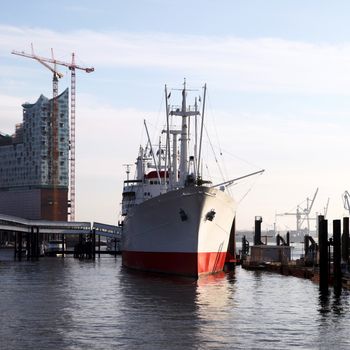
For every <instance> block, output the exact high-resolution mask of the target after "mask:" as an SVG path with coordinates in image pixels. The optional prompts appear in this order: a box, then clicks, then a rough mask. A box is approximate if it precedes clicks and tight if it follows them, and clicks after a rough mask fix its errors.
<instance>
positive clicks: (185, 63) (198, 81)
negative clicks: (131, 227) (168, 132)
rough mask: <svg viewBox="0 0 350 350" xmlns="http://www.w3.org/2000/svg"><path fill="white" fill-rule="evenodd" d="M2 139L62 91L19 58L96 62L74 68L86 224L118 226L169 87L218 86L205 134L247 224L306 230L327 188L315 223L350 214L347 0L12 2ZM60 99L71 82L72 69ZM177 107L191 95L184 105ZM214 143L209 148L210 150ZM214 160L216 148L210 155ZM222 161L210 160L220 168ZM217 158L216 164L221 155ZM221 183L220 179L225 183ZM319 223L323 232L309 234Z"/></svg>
mask: <svg viewBox="0 0 350 350" xmlns="http://www.w3.org/2000/svg"><path fill="white" fill-rule="evenodd" d="M1 8H2V11H1V12H0V131H1V132H4V133H9V134H12V133H13V132H14V128H15V124H16V123H19V122H21V120H22V117H21V115H22V107H21V104H22V103H24V102H26V101H29V102H32V103H33V102H35V101H36V100H37V99H38V97H39V96H40V94H44V95H45V96H47V97H51V95H52V84H51V78H52V76H51V73H50V72H49V71H48V70H46V69H45V68H44V67H42V66H41V65H39V64H37V62H35V61H33V60H30V59H26V58H23V57H19V56H15V55H11V51H12V50H18V51H26V52H30V50H31V48H30V45H31V43H33V45H34V50H35V53H36V54H38V55H41V56H46V57H50V55H51V48H53V50H54V55H55V57H56V58H57V59H60V60H63V61H70V57H71V56H70V55H71V53H72V52H74V53H75V54H76V62H77V63H78V64H80V65H83V66H86V67H94V68H95V71H94V72H93V73H89V74H87V73H85V72H84V71H77V111H76V118H77V122H76V123H77V124H76V125H77V126H76V128H77V130H76V152H77V153H76V196H77V197H76V219H77V220H80V221H98V222H105V223H110V224H116V223H117V220H118V214H119V211H120V202H121V192H122V185H123V180H124V178H125V171H124V167H123V164H127V163H133V162H134V161H135V159H136V156H137V151H138V147H139V145H140V144H144V143H145V142H146V139H145V133H144V130H143V120H144V119H145V118H146V119H147V122H148V125H149V128H150V133H151V137H152V140H156V139H157V131H159V129H160V128H162V122H161V120H164V118H165V106H164V85H165V84H167V86H168V87H170V88H180V87H181V86H182V83H183V79H184V78H186V81H187V84H188V87H189V88H193V89H201V87H202V86H203V85H204V83H206V84H207V86H208V104H207V107H208V108H207V112H206V120H207V129H208V133H209V137H210V142H211V143H212V145H213V148H214V150H215V156H216V160H217V162H216V161H215V157H213V155H211V158H210V156H209V151H208V159H209V160H208V162H207V163H206V164H207V165H208V167H210V169H211V170H210V174H211V175H212V176H213V178H215V177H216V176H217V178H218V179H217V180H218V182H220V181H221V178H219V175H218V174H219V171H218V169H217V164H216V163H219V164H221V165H220V167H221V169H222V170H223V171H224V173H225V178H226V179H227V180H229V179H232V178H236V177H239V176H242V175H245V174H247V173H250V172H254V171H257V170H260V169H265V173H264V174H263V175H261V176H257V177H253V178H249V179H247V180H244V181H241V182H239V183H237V184H236V185H234V186H233V187H232V189H231V192H232V194H233V196H234V197H235V199H236V200H237V202H238V209H237V228H238V229H251V228H252V227H253V226H254V217H255V216H262V217H263V225H262V228H263V230H268V229H272V228H273V224H274V223H276V225H277V228H278V229H279V230H287V229H288V230H291V229H295V217H294V216H293V215H288V216H276V214H281V213H295V211H296V208H297V206H298V205H300V207H301V208H302V209H304V208H306V205H307V203H306V199H307V198H312V196H313V194H314V192H315V191H316V188H319V192H318V195H317V197H316V200H315V203H314V207H313V208H312V213H313V215H312V216H315V215H316V212H317V213H323V212H324V208H325V206H326V203H327V200H328V198H330V201H329V207H328V214H327V217H328V218H329V220H332V219H339V218H341V217H342V216H344V215H348V212H347V211H346V210H345V209H344V207H343V202H342V194H343V193H344V191H345V190H350V179H349V176H348V174H349V170H350V165H349V162H348V156H349V150H350V145H349V141H348V139H349V137H348V135H349V131H350V27H349V25H348V20H349V13H350V2H348V1H345V0H344V1H339V0H335V1H332V2H329V1H322V0H317V1H313V0H308V1H301V0H284V1H280V0H276V1H274V0H264V1H262V0H244V1H238V0H216V1H213V0H211V1H210V0H202V1H197V0H193V1H189V0H187V1H184V0H178V1H170V0H169V1H164V0H163V1H160V0H144V1H142V0H139V1H136V0H128V1H119V0H116V1H106V0H100V1H99V2H98V3H97V2H96V1H90V0H87V1H86V0H85V1H82V0H81V1H80V0H77V1H66V0H62V1H60V2H59V3H53V2H49V1H41V0H32V1H30V2H23V1H19V0H13V1H11V2H8V1H6V2H5V1H3V2H2V4H1ZM60 72H61V73H62V74H64V77H63V78H62V79H61V80H60V82H59V90H60V91H63V90H64V89H65V88H66V87H67V86H69V85H70V72H69V71H68V70H67V69H65V68H63V67H60ZM178 103H180V97H179V100H178ZM204 143H206V145H207V146H208V149H209V148H211V147H209V145H210V144H209V141H208V140H205V141H204ZM205 155H207V152H205ZM210 159H211V160H210ZM213 159H214V160H213ZM214 180H215V179H214ZM312 225H314V224H313V223H312V224H311V226H312Z"/></svg>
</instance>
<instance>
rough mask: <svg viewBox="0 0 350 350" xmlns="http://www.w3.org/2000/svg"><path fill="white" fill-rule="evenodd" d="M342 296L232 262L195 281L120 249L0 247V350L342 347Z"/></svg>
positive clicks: (346, 313)
mask: <svg viewBox="0 0 350 350" xmlns="http://www.w3.org/2000/svg"><path fill="white" fill-rule="evenodd" d="M349 301H350V295H349V292H347V291H343V293H342V294H341V295H340V296H337V295H334V293H333V292H332V291H331V290H330V293H329V295H322V294H320V293H319V290H318V285H317V284H314V283H312V282H311V281H309V280H303V279H298V278H295V277H286V276H281V275H278V274H273V273H267V272H259V271H246V270H243V269H242V268H241V267H236V269H235V271H234V272H232V273H229V274H225V273H222V274H217V275H213V276H207V277H203V278H201V279H199V280H198V281H195V280H192V279H185V278H170V277H164V276H158V275H154V274H143V273H136V272H131V271H129V270H126V269H124V268H123V267H122V266H121V258H120V256H118V257H116V258H114V257H107V256H106V257H103V258H101V259H96V261H94V262H93V261H79V260H76V259H73V258H70V257H68V258H64V259H63V258H41V259H40V261H35V262H32V261H22V262H18V261H13V252H12V251H9V250H0V325H1V326H0V348H1V349H6V350H7V349H83V348H84V349H85V348H86V349H104V350H105V349H293V348H298V349H333V348H334V349H348V348H350V339H349V337H348V334H349V329H350V303H349Z"/></svg>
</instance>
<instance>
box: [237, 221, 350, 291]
mask: <svg viewBox="0 0 350 350" xmlns="http://www.w3.org/2000/svg"><path fill="white" fill-rule="evenodd" d="M261 222H262V218H260V217H256V219H255V232H254V245H253V246H251V247H250V246H249V242H248V241H247V240H246V237H245V236H244V237H243V238H242V250H241V263H242V266H243V268H245V269H248V270H265V271H270V272H277V273H280V274H283V275H287V276H295V277H300V278H307V279H310V280H312V281H314V282H316V283H318V284H319V287H320V290H322V291H325V290H328V288H329V286H331V285H332V286H333V287H334V289H335V291H340V290H341V289H342V288H347V289H350V265H349V218H348V217H344V218H343V220H338V219H337V220H333V222H332V236H330V235H329V234H328V220H326V219H325V218H324V216H318V232H317V234H318V237H317V242H316V241H315V239H314V238H313V237H311V236H309V235H305V236H304V252H303V254H302V255H301V256H300V258H298V259H296V260H292V259H291V249H293V247H291V244H290V236H289V232H287V235H286V237H285V238H283V237H282V236H280V235H279V234H278V235H276V245H268V244H267V243H263V242H262V241H261ZM342 228H343V230H342Z"/></svg>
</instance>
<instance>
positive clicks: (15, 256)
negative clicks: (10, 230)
mask: <svg viewBox="0 0 350 350" xmlns="http://www.w3.org/2000/svg"><path fill="white" fill-rule="evenodd" d="M14 234H15V241H14V248H15V250H14V259H15V260H16V258H17V232H14Z"/></svg>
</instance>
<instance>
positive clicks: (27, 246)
mask: <svg viewBox="0 0 350 350" xmlns="http://www.w3.org/2000/svg"><path fill="white" fill-rule="evenodd" d="M26 252H27V260H29V259H30V255H31V251H30V232H27V233H26Z"/></svg>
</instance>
